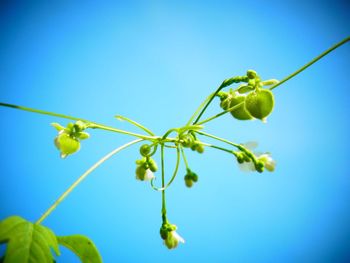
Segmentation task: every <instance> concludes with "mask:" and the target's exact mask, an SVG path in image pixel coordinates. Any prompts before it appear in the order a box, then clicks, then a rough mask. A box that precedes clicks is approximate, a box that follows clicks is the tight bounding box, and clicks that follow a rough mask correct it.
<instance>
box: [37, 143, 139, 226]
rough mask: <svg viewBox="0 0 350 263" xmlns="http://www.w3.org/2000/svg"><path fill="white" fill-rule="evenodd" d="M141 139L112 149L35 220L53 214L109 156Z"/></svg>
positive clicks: (38, 221) (39, 221)
mask: <svg viewBox="0 0 350 263" xmlns="http://www.w3.org/2000/svg"><path fill="white" fill-rule="evenodd" d="M141 141H143V139H137V140H134V141H131V142H128V143H126V144H124V145H122V146H120V147H118V148H117V149H115V150H113V151H111V152H110V153H108V154H107V155H106V156H104V157H103V158H102V159H100V160H99V161H98V162H97V163H95V164H94V165H93V166H91V167H90V168H89V169H88V170H87V171H86V172H85V173H83V174H82V175H81V176H80V177H79V178H78V179H77V180H76V181H75V182H74V183H73V184H72V185H71V186H70V187H69V188H68V189H67V190H66V191H65V192H64V193H63V194H62V195H61V196H60V197H59V198H58V199H57V200H56V201H55V202H54V203H53V204H52V205H51V206H50V207H49V209H47V211H46V212H45V213H44V214H43V215H42V216H41V217H40V218H39V219H38V220H37V221H36V222H35V224H40V223H41V222H42V221H43V220H44V219H45V218H46V217H47V216H48V215H49V214H51V212H52V211H53V210H54V209H55V208H56V207H57V206H58V205H59V204H60V203H61V202H62V201H63V200H64V199H65V198H66V197H67V196H68V195H69V194H70V193H71V192H72V191H73V190H74V188H76V187H77V186H78V185H79V184H80V183H81V182H82V181H83V180H84V179H85V178H86V177H87V176H88V175H89V174H90V173H91V172H92V171H94V170H95V169H96V168H98V167H99V166H100V165H101V164H102V163H104V162H105V161H107V160H108V159H109V158H111V157H112V156H113V155H115V154H117V153H118V152H120V151H121V150H124V149H125V148H127V147H129V146H131V145H133V144H135V143H138V142H141Z"/></svg>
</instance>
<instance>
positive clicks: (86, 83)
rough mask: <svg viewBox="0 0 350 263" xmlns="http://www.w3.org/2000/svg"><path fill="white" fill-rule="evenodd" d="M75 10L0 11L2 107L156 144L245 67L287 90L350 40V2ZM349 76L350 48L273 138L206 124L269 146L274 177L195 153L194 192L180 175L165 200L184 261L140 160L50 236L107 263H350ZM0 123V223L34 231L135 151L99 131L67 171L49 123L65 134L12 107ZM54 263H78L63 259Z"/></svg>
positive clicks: (63, 214) (301, 93)
mask: <svg viewBox="0 0 350 263" xmlns="http://www.w3.org/2000/svg"><path fill="white" fill-rule="evenodd" d="M68 2H69V1H63V2H60V3H58V2H57V1H56V2H51V3H50V1H47V2H46V1H43V2H40V1H27V2H15V1H11V3H10V2H7V1H1V4H0V7H1V11H0V91H1V93H0V101H2V102H7V103H14V104H18V105H24V106H28V107H34V108H40V109H44V110H49V111H56V112H60V113H64V114H72V115H74V116H79V117H82V118H87V119H91V120H93V121H97V122H102V123H105V124H108V125H113V126H115V127H120V128H123V129H130V130H134V131H136V130H135V129H134V128H133V127H130V126H129V125H128V124H127V123H120V122H118V121H116V120H115V119H113V116H114V115H115V114H122V115H126V116H128V117H130V118H132V119H135V120H137V121H140V122H142V123H143V124H144V125H146V126H148V127H150V128H151V129H153V130H154V131H155V132H156V133H158V134H162V133H164V132H165V131H166V130H167V129H168V128H170V127H174V126H180V125H183V124H184V123H185V122H186V121H187V120H188V118H189V116H190V115H191V114H192V112H193V111H194V110H195V108H196V107H197V105H198V104H199V103H200V102H201V101H202V100H203V99H204V98H205V97H206V96H207V95H208V94H209V93H210V92H212V91H213V90H214V89H215V88H216V87H217V86H218V85H219V84H220V83H221V81H222V80H223V79H225V78H228V77H231V76H235V75H243V74H245V71H246V70H247V69H255V70H256V71H258V73H259V74H260V75H261V77H262V78H263V79H268V78H278V79H282V78H283V77H285V76H286V75H288V74H290V73H291V72H293V71H294V70H296V69H297V68H298V67H300V66H302V65H303V64H305V63H306V62H308V61H309V60H310V59H312V58H313V57H315V56H316V55H318V54H319V53H321V52H322V51H324V50H325V49H327V48H328V47H330V46H331V45H333V44H334V43H335V42H337V41H340V40H341V39H343V38H345V37H346V36H348V35H349V32H350V30H349V29H350V20H349V13H350V8H349V4H346V1H331V0H329V1H215V3H214V1H213V2H210V1H177V2H175V1H174V2H163V1H148V2H137V1H130V2H121V1H120V2H119V1H115V2H114V3H110V2H104V1H103V2H100V3H97V2H86V1H75V2H70V3H68ZM349 68H350V46H349V44H346V45H345V46H343V47H341V48H339V49H338V50H336V51H335V52H334V53H332V54H330V55H329V56H327V57H326V58H324V59H323V60H322V61H320V62H319V63H317V64H315V65H314V66H313V67H312V68H310V69H309V70H307V71H305V72H304V73H302V74H300V75H298V76H297V77H296V78H294V79H292V80H290V81H289V82H287V83H285V84H284V85H283V86H280V87H279V88H278V89H276V90H275V98H276V107H275V110H274V112H273V114H272V115H271V116H270V117H269V119H268V123H267V124H263V123H261V122H259V121H253V122H239V121H236V120H233V119H232V118H230V116H224V117H222V118H221V119H218V120H215V121H213V122H212V123H210V124H208V125H207V126H206V129H207V131H208V132H211V133H215V134H217V135H219V136H222V137H225V138H227V139H230V140H233V141H236V142H247V141H251V140H255V141H258V142H259V143H260V145H259V150H261V151H270V152H272V154H273V156H274V158H275V159H276V160H277V169H276V172H275V173H263V174H262V175H261V174H257V173H252V174H246V173H242V172H240V171H239V169H238V167H237V164H236V163H235V160H234V159H233V158H232V157H231V156H228V155H226V154H224V153H221V152H216V151H214V150H210V149H208V150H207V151H206V153H205V154H204V155H200V156H199V155H196V154H193V153H189V154H188V155H189V156H188V157H189V160H190V166H191V167H192V169H193V170H195V171H196V172H197V173H198V174H199V176H200V178H199V183H198V184H197V185H195V187H193V189H190V190H189V189H186V188H185V187H184V183H183V179H182V177H183V174H184V173H185V171H184V167H183V165H182V166H181V171H180V174H179V177H178V178H177V180H176V181H175V182H174V184H173V185H172V187H171V188H170V189H169V190H168V193H167V197H168V215H169V219H170V220H171V222H173V223H175V224H177V225H178V228H179V229H178V232H179V233H180V235H182V236H183V237H184V238H185V239H186V244H185V245H181V246H180V247H179V248H178V249H176V250H174V251H168V250H167V249H166V248H165V247H164V246H163V245H162V241H161V239H160V237H159V234H158V231H159V227H160V224H161V218H160V206H161V195H160V193H158V192H155V191H153V190H151V188H150V187H149V186H148V185H147V184H144V183H141V182H137V181H136V180H135V177H134V170H135V164H134V161H135V160H136V159H137V158H139V156H138V147H135V146H134V147H132V148H129V149H128V150H126V151H124V152H122V153H121V154H119V155H118V156H116V157H115V158H113V159H112V160H110V161H108V162H106V163H105V164H104V165H103V166H102V167H101V168H100V169H98V170H97V171H96V172H94V173H93V174H91V175H90V176H89V177H88V178H87V180H86V181H85V182H84V183H83V184H82V185H81V186H80V187H79V188H77V189H76V190H75V191H74V192H73V193H72V194H71V196H69V197H68V198H67V199H66V200H65V201H64V202H63V203H62V204H61V205H60V206H59V207H58V208H57V209H56V210H55V211H54V212H53V213H52V214H51V215H50V216H49V217H48V218H47V220H45V222H44V225H46V226H48V227H50V228H52V229H53V230H54V231H55V232H56V234H58V235H69V234H74V233H81V234H85V235H87V236H89V237H91V238H92V239H93V240H94V242H95V243H96V245H97V246H98V248H99V250H100V252H101V254H102V255H103V259H104V262H107V263H109V262H169V263H170V262H348V261H349V260H350V227H349V220H350V190H349V189H350V172H349V165H350V162H349V154H348V153H349V148H348V147H349V134H350V129H349V128H350V126H349V102H350V100H349V98H350V85H349V73H350V70H349ZM219 110H220V109H219V107H218V105H217V103H216V104H214V105H213V106H212V107H211V108H210V109H209V111H208V116H209V115H210V114H214V113H217V112H219ZM0 117H1V122H0V131H1V134H0V145H1V147H0V158H1V175H0V180H1V181H0V182H1V188H2V190H1V192H0V218H5V217H7V216H10V215H20V216H22V217H24V218H26V219H28V220H32V221H34V220H36V219H38V217H39V216H40V215H41V214H42V213H43V212H44V211H45V210H46V209H47V208H48V206H49V205H51V203H52V202H53V201H54V200H55V199H56V198H57V197H58V196H59V194H61V193H62V192H63V191H64V190H65V189H66V188H67V187H68V186H69V185H70V184H71V183H72V182H73V181H74V180H75V179H76V178H77V177H78V176H79V175H80V174H81V173H83V172H84V171H85V170H86V169H87V168H88V167H89V166H91V165H92V164H93V163H94V162H95V161H97V160H98V159H99V158H101V157H102V156H103V155H104V154H105V153H107V152H109V151H111V150H112V149H114V148H116V147H117V146H119V145H121V144H124V143H125V142H127V141H129V140H130V139H131V138H129V137H128V136H124V135H118V134H113V133H107V132H102V131H91V139H89V140H87V141H84V143H83V145H82V149H81V151H80V152H79V153H78V154H75V155H73V156H70V157H69V158H67V159H65V160H62V159H60V158H59V156H58V151H57V150H56V149H55V147H54V145H53V138H54V137H55V134H56V132H55V130H54V129H53V128H52V127H50V125H49V123H51V122H54V121H55V122H60V123H62V124H66V123H67V122H66V121H65V120H62V119H58V118H53V117H49V116H44V115H35V114H32V113H26V112H23V111H17V110H13V109H9V108H0ZM169 154H171V153H170V152H169ZM167 161H168V162H167V164H168V166H167V169H168V171H170V170H171V169H172V167H173V165H174V164H173V163H171V161H172V159H171V158H167ZM168 167H169V168H168ZM3 251H4V246H1V252H3ZM58 262H79V260H78V259H76V258H75V256H74V255H73V254H71V253H70V252H69V251H68V250H65V249H62V257H61V258H58Z"/></svg>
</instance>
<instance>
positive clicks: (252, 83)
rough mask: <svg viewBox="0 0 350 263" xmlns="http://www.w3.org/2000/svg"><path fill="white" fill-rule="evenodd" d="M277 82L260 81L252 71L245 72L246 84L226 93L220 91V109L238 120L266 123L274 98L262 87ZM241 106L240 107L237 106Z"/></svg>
mask: <svg viewBox="0 0 350 263" xmlns="http://www.w3.org/2000/svg"><path fill="white" fill-rule="evenodd" d="M277 83H278V80H275V79H270V80H266V81H261V80H260V77H259V76H258V74H257V73H256V72H255V71H254V70H248V71H247V84H244V85H241V86H239V87H238V88H237V89H236V90H232V89H230V90H229V91H228V92H224V91H220V92H219V93H218V94H217V96H218V97H220V100H221V103H220V107H221V108H222V109H224V110H228V109H229V108H232V107H234V106H237V108H235V109H234V110H232V111H230V113H231V115H232V116H233V117H234V118H236V119H238V120H251V119H254V118H256V119H260V120H262V121H263V122H265V121H266V118H267V116H268V115H269V114H270V113H271V112H272V110H273V107H274V96H273V93H272V92H271V91H270V90H269V89H264V88H263V86H269V85H274V84H277ZM239 104H241V105H240V106H238V105H239Z"/></svg>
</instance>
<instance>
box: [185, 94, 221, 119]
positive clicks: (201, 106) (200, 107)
mask: <svg viewBox="0 0 350 263" xmlns="http://www.w3.org/2000/svg"><path fill="white" fill-rule="evenodd" d="M214 94H215V92H214V93H212V94H210V95H209V96H208V97H207V98H206V99H205V100H204V101H203V102H202V103H201V104H200V105H199V107H198V108H197V110H196V111H195V112H194V113H193V115H192V116H191V118H190V119H189V120H188V122H187V123H186V126H188V125H190V124H191V123H192V121H193V119H194V118H195V117H196V116H197V114H198V113H199V112H200V110H201V109H202V108H203V107H204V105H206V103H207V102H208V101H209V100H210V99H211V97H212V96H213V95H214Z"/></svg>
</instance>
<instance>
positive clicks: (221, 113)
mask: <svg viewBox="0 0 350 263" xmlns="http://www.w3.org/2000/svg"><path fill="white" fill-rule="evenodd" d="M243 103H244V102H240V103H238V104H237V105H235V106H233V107H231V108H228V109H227V110H224V111H223V112H220V113H218V114H216V115H214V116H211V117H209V118H207V119H205V120H202V121H200V122H198V123H197V124H198V125H202V124H204V123H207V122H209V121H212V120H214V119H216V118H219V117H220V116H222V115H224V114H226V113H228V112H230V111H233V110H235V109H237V108H239V107H240V106H241V105H242V104H243Z"/></svg>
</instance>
